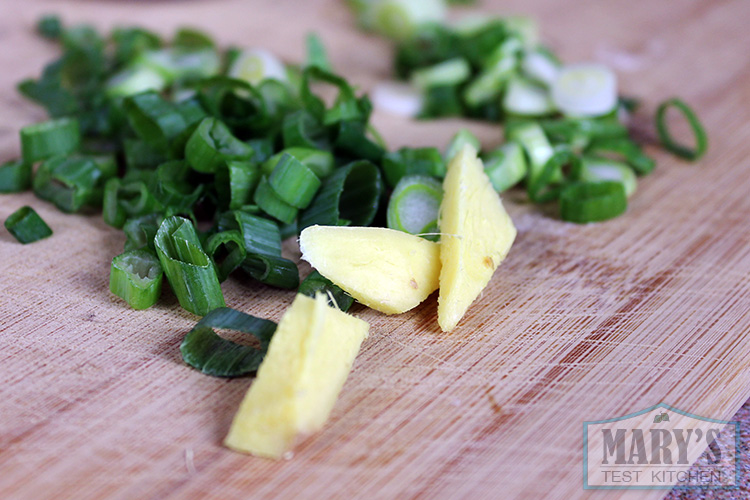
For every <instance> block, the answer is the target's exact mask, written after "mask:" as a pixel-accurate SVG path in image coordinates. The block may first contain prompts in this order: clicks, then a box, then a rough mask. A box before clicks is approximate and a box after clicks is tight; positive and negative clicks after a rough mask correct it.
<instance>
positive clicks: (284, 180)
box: [268, 153, 320, 223]
mask: <svg viewBox="0 0 750 500" xmlns="http://www.w3.org/2000/svg"><path fill="white" fill-rule="evenodd" d="M268 184H269V185H270V186H271V187H272V188H273V190H274V191H275V192H276V194H277V195H278V197H279V198H281V199H282V200H283V201H285V202H286V203H287V204H289V205H291V206H293V207H296V208H306V207H307V206H308V205H309V204H310V202H311V201H312V199H313V197H314V196H315V193H317V192H318V189H319V188H320V179H318V176H316V175H315V173H314V172H313V171H312V170H310V169H309V168H308V167H306V166H305V165H304V164H303V163H302V162H300V161H299V160H297V159H296V158H295V157H293V156H292V155H290V154H288V153H284V155H282V157H281V158H280V159H279V161H278V163H277V164H276V166H275V167H274V169H273V172H271V175H270V176H269V177H268ZM285 222H287V223H289V222H290V221H285Z"/></svg>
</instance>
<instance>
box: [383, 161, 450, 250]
mask: <svg viewBox="0 0 750 500" xmlns="http://www.w3.org/2000/svg"><path fill="white" fill-rule="evenodd" d="M442 199H443V186H442V184H441V183H440V181H439V180H437V179H435V178H434V177H426V176H423V175H409V176H406V177H403V178H402V179H401V180H400V181H399V183H398V184H397V185H396V188H395V189H394V190H393V194H391V198H390V200H389V202H388V214H387V220H388V227H389V228H391V229H397V230H399V231H404V232H406V233H409V234H416V235H420V236H421V235H423V234H424V236H423V237H424V238H425V239H428V240H432V241H437V239H438V235H437V234H436V233H437V232H438V225H437V219H438V210H439V209H440V202H441V201H442Z"/></svg>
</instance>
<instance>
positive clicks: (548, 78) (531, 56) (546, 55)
mask: <svg viewBox="0 0 750 500" xmlns="http://www.w3.org/2000/svg"><path fill="white" fill-rule="evenodd" d="M521 69H522V70H523V72H524V73H525V74H526V76H528V77H529V78H531V79H532V80H534V81H537V82H539V83H541V84H543V85H545V86H547V87H551V86H552V85H553V84H554V82H555V81H556V80H557V78H558V76H559V73H560V62H559V61H558V60H557V58H556V57H554V56H553V55H552V54H551V53H550V52H549V51H546V50H541V49H540V48H537V49H535V50H531V51H528V52H526V53H525V54H524V56H523V63H522V64H521Z"/></svg>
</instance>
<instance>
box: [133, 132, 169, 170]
mask: <svg viewBox="0 0 750 500" xmlns="http://www.w3.org/2000/svg"><path fill="white" fill-rule="evenodd" d="M123 146H124V155H125V165H126V166H127V167H128V169H129V170H130V169H152V168H156V166H157V165H159V164H161V163H163V162H165V161H167V156H166V155H165V154H164V153H163V152H160V151H158V150H156V149H154V148H153V147H152V146H151V145H150V144H148V143H147V142H145V141H142V140H140V139H125V141H124V143H123Z"/></svg>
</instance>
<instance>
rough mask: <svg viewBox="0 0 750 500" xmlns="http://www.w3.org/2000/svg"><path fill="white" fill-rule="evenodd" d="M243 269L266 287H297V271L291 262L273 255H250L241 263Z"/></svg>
mask: <svg viewBox="0 0 750 500" xmlns="http://www.w3.org/2000/svg"><path fill="white" fill-rule="evenodd" d="M242 269H244V270H245V271H246V272H247V273H248V274H249V275H250V276H252V277H253V278H254V279H256V280H258V281H260V282H261V283H265V284H266V285H271V286H275V287H278V288H284V289H287V290H292V289H295V288H297V287H298V286H299V270H298V269H297V265H296V264H295V263H294V262H292V261H291V260H288V259H285V258H283V257H276V256H274V255H263V254H251V255H248V256H247V258H246V259H245V261H244V262H243V263H242Z"/></svg>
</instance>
